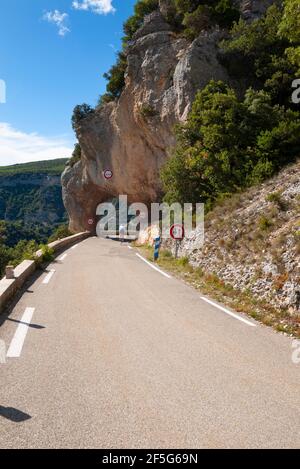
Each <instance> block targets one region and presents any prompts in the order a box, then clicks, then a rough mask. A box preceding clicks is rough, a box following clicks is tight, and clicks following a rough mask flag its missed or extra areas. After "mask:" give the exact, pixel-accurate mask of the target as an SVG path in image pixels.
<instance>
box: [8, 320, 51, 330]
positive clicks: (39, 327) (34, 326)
mask: <svg viewBox="0 0 300 469" xmlns="http://www.w3.org/2000/svg"><path fill="white" fill-rule="evenodd" d="M7 321H11V322H16V323H17V324H25V326H28V327H31V328H32V329H45V326H40V325H39V324H31V323H30V324H28V323H27V322H23V321H18V320H17V319H12V318H7Z"/></svg>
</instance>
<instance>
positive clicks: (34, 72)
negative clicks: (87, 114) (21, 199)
mask: <svg viewBox="0 0 300 469" xmlns="http://www.w3.org/2000/svg"><path fill="white" fill-rule="evenodd" d="M135 1H136V0H1V2H0V166H4V165H10V164H16V163H24V162H29V161H39V160H46V159H54V158H64V157H65V158H68V157H70V156H71V153H72V151H73V147H74V143H75V141H76V137H75V135H74V132H73V130H72V126H71V116H72V111H73V108H74V107H75V106H76V105H77V104H81V103H84V102H85V103H88V104H90V105H92V106H95V104H96V103H97V101H98V98H99V96H100V95H101V94H103V93H104V92H105V86H106V81H105V80H104V78H103V74H104V73H105V72H107V71H108V70H109V68H110V67H111V65H112V64H113V63H114V62H115V57H116V52H117V51H118V50H119V49H120V47H121V39H122V25H123V22H124V21H125V20H126V19H127V18H128V17H129V16H130V15H131V14H132V12H133V6H134V4H135ZM3 101H5V102H3Z"/></svg>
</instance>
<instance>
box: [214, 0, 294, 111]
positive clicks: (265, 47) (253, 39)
mask: <svg viewBox="0 0 300 469" xmlns="http://www.w3.org/2000/svg"><path fill="white" fill-rule="evenodd" d="M282 21H283V11H282V9H281V8H279V7H278V6H276V5H272V6H271V7H270V8H269V9H268V10H267V13H266V15H265V16H263V17H262V18H260V19H258V20H256V21H253V22H251V23H247V22H245V21H243V20H240V21H239V22H238V23H236V24H235V25H234V26H233V28H232V30H231V34H230V38H229V39H228V40H226V41H223V43H222V48H223V51H224V53H225V55H224V56H223V61H224V64H225V65H227V67H228V70H229V72H230V73H231V74H232V75H236V76H237V77H239V78H241V77H243V76H244V77H245V78H247V80H248V81H250V82H252V83H253V84H255V86H257V85H258V86H259V87H264V88H265V90H266V91H268V93H269V94H270V95H271V97H272V100H273V102H274V103H279V104H284V105H286V106H288V105H289V104H290V102H291V83H292V81H293V77H294V78H296V72H297V67H296V66H295V64H293V62H292V61H291V60H290V58H289V55H288V53H287V48H288V46H289V45H290V43H289V41H288V38H287V37H286V36H285V35H284V33H283V27H282ZM280 31H281V33H280ZM245 66H246V68H245ZM245 70H247V75H246V74H245Z"/></svg>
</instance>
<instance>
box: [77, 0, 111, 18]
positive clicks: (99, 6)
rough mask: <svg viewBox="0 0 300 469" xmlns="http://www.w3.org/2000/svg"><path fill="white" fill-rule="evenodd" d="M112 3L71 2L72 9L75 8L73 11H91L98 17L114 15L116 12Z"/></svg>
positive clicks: (93, 0)
mask: <svg viewBox="0 0 300 469" xmlns="http://www.w3.org/2000/svg"><path fill="white" fill-rule="evenodd" d="M112 1H113V0H81V1H77V0H75V1H73V8H75V10H85V11H92V12H93V13H97V14H98V15H107V14H108V13H115V11H116V9H115V8H114V6H113V4H112Z"/></svg>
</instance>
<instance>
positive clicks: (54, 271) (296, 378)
mask: <svg viewBox="0 0 300 469" xmlns="http://www.w3.org/2000/svg"><path fill="white" fill-rule="evenodd" d="M0 320H2V325H1V327H0V340H1V341H2V342H1V343H2V344H3V343H5V344H6V349H7V356H6V363H2V364H1V365H0V376H1V378H0V379H1V387H0V447H1V448H107V449H109V448H175V447H176V448H234V447H235V448H236V447H238V448H244V447H248V448H256V447H265V448H271V447H299V446H300V365H296V364H294V363H293V362H292V351H293V350H292V340H291V339H289V338H287V337H284V336H282V335H279V334H276V333H275V332H273V331H272V330H271V329H268V328H266V327H264V326H261V325H259V324H257V323H255V322H254V321H252V320H251V319H249V318H247V317H244V316H242V315H240V314H230V311H227V310H226V309H224V310H222V309H220V308H218V307H217V305H215V304H214V303H209V302H208V301H207V299H203V298H202V297H201V295H200V294H199V293H198V292H196V291H195V290H193V289H192V288H191V287H189V286H187V285H185V284H184V283H182V282H181V281H179V280H177V279H175V278H173V277H172V276H168V275H164V273H162V272H161V271H159V270H155V269H153V268H152V266H151V265H150V264H147V263H146V262H144V261H143V259H142V258H140V257H138V256H137V253H136V251H135V250H134V249H129V248H128V246H127V245H123V246H121V245H120V244H119V243H116V242H113V241H109V240H100V239H97V238H89V239H87V240H86V241H84V242H82V243H80V244H79V245H77V246H76V247H75V248H74V249H72V248H71V249H69V250H68V251H66V252H65V253H64V254H62V255H61V256H60V258H59V259H57V260H56V261H55V262H53V263H52V264H51V265H50V266H49V267H48V269H47V272H45V273H43V274H41V275H40V276H37V278H36V279H35V280H34V282H33V283H32V285H31V286H30V287H29V288H28V289H27V291H26V292H25V293H24V294H23V296H22V297H21V298H20V300H19V301H18V302H17V304H16V305H15V307H14V308H13V310H12V311H11V313H10V315H9V316H8V317H2V318H1V317H0ZM3 341H4V342H3ZM4 358H5V357H4ZM2 361H4V359H3V357H2Z"/></svg>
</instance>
